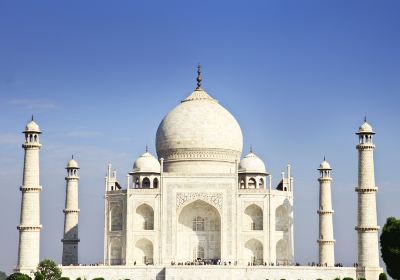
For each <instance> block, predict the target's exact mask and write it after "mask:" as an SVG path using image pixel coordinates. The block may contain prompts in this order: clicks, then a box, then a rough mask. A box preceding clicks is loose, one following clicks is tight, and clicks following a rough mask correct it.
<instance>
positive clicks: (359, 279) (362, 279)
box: [358, 278, 367, 280]
mask: <svg viewBox="0 0 400 280" xmlns="http://www.w3.org/2000/svg"><path fill="white" fill-rule="evenodd" d="M358 280H367V279H365V278H358Z"/></svg>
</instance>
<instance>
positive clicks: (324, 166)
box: [318, 159, 332, 170]
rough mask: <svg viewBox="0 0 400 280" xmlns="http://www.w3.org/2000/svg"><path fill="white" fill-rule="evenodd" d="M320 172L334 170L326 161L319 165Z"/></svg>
mask: <svg viewBox="0 0 400 280" xmlns="http://www.w3.org/2000/svg"><path fill="white" fill-rule="evenodd" d="M318 170H332V168H331V165H330V164H329V162H327V161H326V160H325V159H324V161H323V162H321V164H320V165H319V168H318Z"/></svg>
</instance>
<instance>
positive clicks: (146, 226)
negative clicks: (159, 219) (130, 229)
mask: <svg viewBox="0 0 400 280" xmlns="http://www.w3.org/2000/svg"><path fill="white" fill-rule="evenodd" d="M136 214H137V215H136V217H135V221H134V222H135V228H136V229H137V230H153V229H154V211H153V208H151V206H149V205H147V204H142V205H140V206H139V207H138V208H137V209H136Z"/></svg>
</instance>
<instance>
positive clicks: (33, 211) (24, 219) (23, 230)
mask: <svg viewBox="0 0 400 280" xmlns="http://www.w3.org/2000/svg"><path fill="white" fill-rule="evenodd" d="M23 133H24V134H25V143H24V144H22V148H23V149H24V150H25V157H24V173H23V179H22V186H21V187H20V190H21V192H22V200H21V217H20V224H19V226H18V227H17V228H18V230H19V246H18V264H17V267H16V269H15V271H16V272H22V273H26V274H31V273H32V272H33V271H35V270H36V267H37V265H38V264H39V257H40V230H41V228H42V225H41V224H40V191H41V190H42V187H41V186H40V184H39V150H40V148H41V147H42V145H41V144H40V143H39V135H40V133H41V132H40V129H39V126H38V125H37V124H36V123H35V122H34V121H33V116H32V121H30V122H29V123H28V124H27V125H26V128H25V131H24V132H23Z"/></svg>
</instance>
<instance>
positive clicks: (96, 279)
mask: <svg viewBox="0 0 400 280" xmlns="http://www.w3.org/2000/svg"><path fill="white" fill-rule="evenodd" d="M93 280H104V278H103V277H97V278H93Z"/></svg>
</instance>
